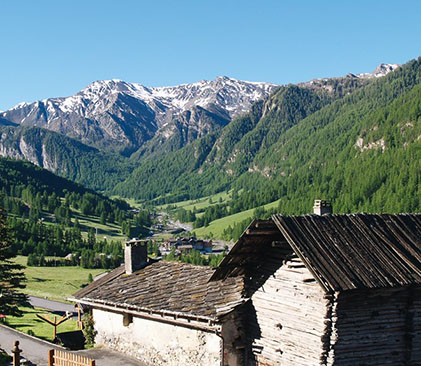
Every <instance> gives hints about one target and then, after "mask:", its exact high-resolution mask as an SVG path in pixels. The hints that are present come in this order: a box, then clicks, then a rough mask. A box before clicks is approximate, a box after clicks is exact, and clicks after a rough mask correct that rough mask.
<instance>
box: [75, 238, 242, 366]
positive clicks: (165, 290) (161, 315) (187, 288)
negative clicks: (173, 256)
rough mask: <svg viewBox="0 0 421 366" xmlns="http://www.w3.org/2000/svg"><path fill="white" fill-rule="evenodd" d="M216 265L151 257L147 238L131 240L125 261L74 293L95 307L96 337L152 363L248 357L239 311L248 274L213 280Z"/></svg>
mask: <svg viewBox="0 0 421 366" xmlns="http://www.w3.org/2000/svg"><path fill="white" fill-rule="evenodd" d="M213 273H214V270H213V269H212V268H210V267H200V266H193V265H190V264H186V263H178V262H166V261H154V260H151V259H149V258H148V257H147V246H146V242H144V241H141V240H131V241H130V242H127V243H126V247H125V265H124V266H121V267H119V268H117V269H115V270H113V271H111V272H110V273H109V274H108V275H106V276H104V277H102V278H101V279H99V280H98V281H94V282H93V283H91V284H89V285H88V286H86V287H85V288H83V289H81V290H80V291H78V292H77V293H75V294H74V297H73V298H72V299H70V300H72V301H74V302H76V303H78V304H79V305H80V306H81V307H82V308H83V309H84V311H88V310H89V311H90V312H91V313H92V316H93V319H94V322H95V330H96V331H97V335H96V338H95V343H96V344H99V345H105V346H107V347H109V348H112V349H114V350H117V351H121V352H123V353H126V354H129V355H132V356H134V357H136V358H139V359H140V360H142V361H143V362H144V363H146V364H148V365H174V366H175V365H203V366H213V365H214V366H220V365H227V366H228V365H239V364H242V363H243V360H242V357H243V353H244V351H243V350H242V349H240V348H237V345H238V344H241V343H242V342H241V334H240V331H239V330H240V329H241V325H240V321H241V318H240V316H239V314H240V312H237V311H235V309H236V308H237V307H238V306H240V305H241V304H242V303H243V302H244V298H243V280H242V279H241V278H232V279H228V280H226V281H224V282H222V281H212V282H209V279H210V277H211V276H212V274H213Z"/></svg>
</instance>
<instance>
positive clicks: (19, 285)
mask: <svg viewBox="0 0 421 366" xmlns="http://www.w3.org/2000/svg"><path fill="white" fill-rule="evenodd" d="M11 244H12V239H11V235H10V231H9V229H8V227H7V225H6V215H5V213H4V212H3V210H2V209H0V313H1V314H5V315H14V316H21V315H22V311H21V310H20V309H19V307H20V306H30V305H29V303H28V297H27V296H26V295H24V294H22V293H21V292H19V290H20V289H23V288H24V287H25V285H24V284H23V282H24V281H25V275H24V274H23V272H22V270H23V268H24V267H23V266H21V265H18V264H15V263H13V262H12V260H11V259H12V258H13V257H14V256H15V255H14V253H13V252H12V250H11Z"/></svg>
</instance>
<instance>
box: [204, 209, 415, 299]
mask: <svg viewBox="0 0 421 366" xmlns="http://www.w3.org/2000/svg"><path fill="white" fill-rule="evenodd" d="M261 222H262V223H263V224H264V225H265V226H266V227H267V228H270V229H266V236H267V235H268V234H269V231H273V228H274V227H277V228H278V229H279V230H278V231H279V234H278V236H276V235H275V234H270V235H271V237H267V238H268V239H267V240H266V244H264V242H265V240H264V238H265V234H264V231H263V230H262V229H260V231H261V232H262V234H261V235H259V234H258V231H259V221H254V222H253V223H252V224H251V225H250V227H249V229H247V230H246V231H245V233H244V234H243V235H242V237H241V238H240V239H239V241H238V242H237V244H236V245H235V246H234V248H233V250H232V251H231V252H230V253H229V254H228V256H227V257H225V259H224V260H223V261H222V262H221V265H220V267H219V268H218V269H217V271H216V272H215V273H214V275H213V276H212V279H213V280H216V279H218V280H220V279H223V278H227V277H228V276H236V275H237V274H238V273H241V272H242V271H245V268H248V271H250V269H252V266H253V263H254V262H256V261H258V260H259V258H247V257H246V256H245V253H246V252H253V251H254V256H258V257H261V256H262V255H263V252H264V248H265V245H266V246H267V245H268V242H272V243H276V242H278V243H280V244H282V243H285V242H287V243H288V245H289V246H290V247H291V248H292V249H293V251H294V252H295V253H296V254H297V255H298V256H299V257H300V258H301V260H302V261H303V262H304V264H305V265H306V267H307V268H308V269H309V271H310V272H311V273H312V274H313V275H314V277H315V278H316V280H317V281H318V282H319V284H320V285H321V286H322V288H323V289H324V290H325V291H326V292H332V291H345V290H352V289H360V288H380V287H395V286H406V285H411V284H421V215H420V214H399V215H391V214H353V215H326V216H318V215H306V216H289V217H288V216H283V215H274V216H273V217H272V220H270V221H261ZM253 233H254V234H253ZM250 235H254V236H256V235H257V236H261V239H262V240H263V242H262V241H260V242H259V241H258V240H256V239H252V238H250ZM253 247H254V248H253ZM278 260H279V266H281V265H282V257H279V259H278Z"/></svg>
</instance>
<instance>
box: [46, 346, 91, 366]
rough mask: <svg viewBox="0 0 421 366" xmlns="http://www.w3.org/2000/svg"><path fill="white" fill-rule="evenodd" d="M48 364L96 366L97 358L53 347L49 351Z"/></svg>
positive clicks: (55, 365)
mask: <svg viewBox="0 0 421 366" xmlns="http://www.w3.org/2000/svg"><path fill="white" fill-rule="evenodd" d="M48 366H95V360H92V359H91V358H88V357H84V356H81V355H78V354H76V353H71V352H66V351H61V350H58V349H51V350H49V351H48Z"/></svg>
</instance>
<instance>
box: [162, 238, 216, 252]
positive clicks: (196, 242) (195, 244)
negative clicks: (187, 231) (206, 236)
mask: <svg viewBox="0 0 421 366" xmlns="http://www.w3.org/2000/svg"><path fill="white" fill-rule="evenodd" d="M172 248H174V249H175V252H176V253H177V254H185V253H189V252H191V251H192V250H197V251H199V252H201V253H203V254H207V253H212V240H202V239H197V238H195V237H189V238H186V237H179V238H171V239H168V240H166V241H165V242H164V243H162V244H161V245H160V247H159V251H160V252H161V254H169V253H170V252H171V249H172Z"/></svg>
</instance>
